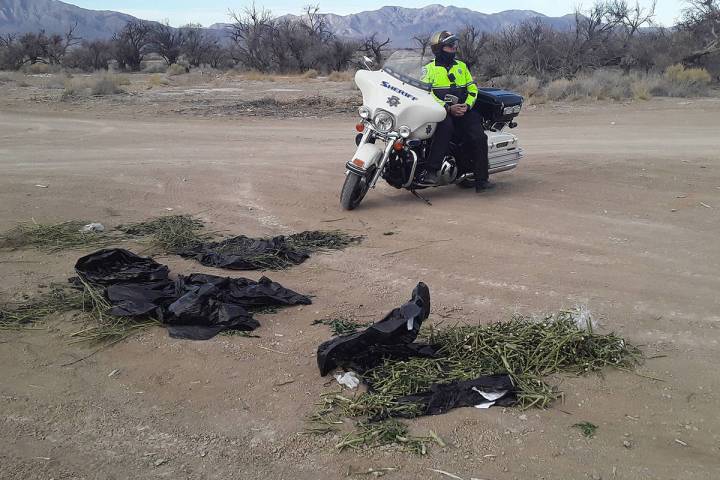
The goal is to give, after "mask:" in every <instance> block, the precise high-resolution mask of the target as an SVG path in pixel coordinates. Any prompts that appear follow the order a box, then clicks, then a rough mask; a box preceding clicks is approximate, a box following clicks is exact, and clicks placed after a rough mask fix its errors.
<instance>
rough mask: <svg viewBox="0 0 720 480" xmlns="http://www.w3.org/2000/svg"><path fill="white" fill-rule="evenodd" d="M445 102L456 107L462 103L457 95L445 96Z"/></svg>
mask: <svg viewBox="0 0 720 480" xmlns="http://www.w3.org/2000/svg"><path fill="white" fill-rule="evenodd" d="M443 100H445V103H449V104H450V105H455V104H456V103H458V102H459V101H460V99H459V98H458V97H456V96H455V95H449V94H448V95H445V98H444V99H443Z"/></svg>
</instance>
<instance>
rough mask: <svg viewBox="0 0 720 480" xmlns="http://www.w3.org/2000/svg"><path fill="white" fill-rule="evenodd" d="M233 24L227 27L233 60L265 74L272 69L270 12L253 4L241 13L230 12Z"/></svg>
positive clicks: (271, 21)
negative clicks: (269, 46) (231, 44)
mask: <svg viewBox="0 0 720 480" xmlns="http://www.w3.org/2000/svg"><path fill="white" fill-rule="evenodd" d="M230 18H231V19H232V20H233V23H232V24H231V25H230V26H229V27H228V28H229V32H230V38H231V40H232V42H233V49H232V55H233V59H234V60H236V61H238V62H240V63H242V64H243V65H245V66H247V67H250V68H254V69H256V70H259V71H261V72H266V71H268V70H270V69H271V67H272V57H271V51H272V50H271V49H269V48H267V46H268V45H269V44H270V42H271V41H272V33H273V30H274V29H273V24H274V23H275V21H274V18H273V17H272V14H271V12H270V10H267V9H265V8H258V7H256V6H255V3H253V4H252V5H251V6H249V7H246V8H245V9H244V10H243V12H242V13H240V14H238V13H236V12H233V11H231V12H230Z"/></svg>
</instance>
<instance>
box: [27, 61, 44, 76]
mask: <svg viewBox="0 0 720 480" xmlns="http://www.w3.org/2000/svg"><path fill="white" fill-rule="evenodd" d="M23 70H24V71H25V72H26V73H29V74H32V75H43V74H46V73H50V65H48V64H47V63H33V64H31V65H27V66H25V67H24V68H23Z"/></svg>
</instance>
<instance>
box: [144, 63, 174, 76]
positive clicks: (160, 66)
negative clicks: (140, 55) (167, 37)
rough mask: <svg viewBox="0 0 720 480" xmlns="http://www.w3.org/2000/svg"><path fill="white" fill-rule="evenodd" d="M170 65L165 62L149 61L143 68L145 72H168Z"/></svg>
mask: <svg viewBox="0 0 720 480" xmlns="http://www.w3.org/2000/svg"><path fill="white" fill-rule="evenodd" d="M167 69H168V66H167V65H166V64H165V62H152V63H148V64H147V65H146V66H145V68H143V73H165V72H167Z"/></svg>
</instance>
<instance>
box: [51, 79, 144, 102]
mask: <svg viewBox="0 0 720 480" xmlns="http://www.w3.org/2000/svg"><path fill="white" fill-rule="evenodd" d="M122 85H130V77H128V76H126V75H116V74H112V73H100V74H95V75H92V76H89V77H81V78H78V77H74V78H68V79H66V80H65V89H64V91H63V93H62V99H63V100H67V99H71V98H76V97H83V96H87V95H93V96H105V95H114V94H117V93H123V92H124V90H123V89H122V88H120V87H121V86H122Z"/></svg>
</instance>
